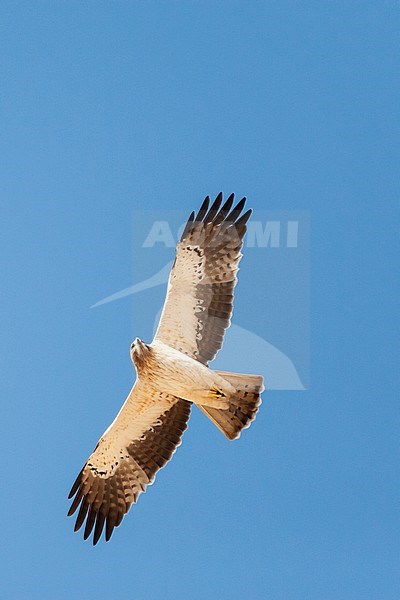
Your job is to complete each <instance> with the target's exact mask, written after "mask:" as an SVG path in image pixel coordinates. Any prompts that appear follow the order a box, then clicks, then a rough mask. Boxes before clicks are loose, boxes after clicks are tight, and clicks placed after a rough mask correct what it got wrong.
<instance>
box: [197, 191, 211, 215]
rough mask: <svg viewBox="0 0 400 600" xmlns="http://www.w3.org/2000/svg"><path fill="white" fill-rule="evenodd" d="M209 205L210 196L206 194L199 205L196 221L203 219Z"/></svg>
mask: <svg viewBox="0 0 400 600" xmlns="http://www.w3.org/2000/svg"><path fill="white" fill-rule="evenodd" d="M209 205H210V196H206V197H205V198H204V200H203V204H202V205H201V206H200V210H199V212H198V213H197V216H196V221H202V220H203V218H204V215H205V214H206V212H207V211H208V207H209Z"/></svg>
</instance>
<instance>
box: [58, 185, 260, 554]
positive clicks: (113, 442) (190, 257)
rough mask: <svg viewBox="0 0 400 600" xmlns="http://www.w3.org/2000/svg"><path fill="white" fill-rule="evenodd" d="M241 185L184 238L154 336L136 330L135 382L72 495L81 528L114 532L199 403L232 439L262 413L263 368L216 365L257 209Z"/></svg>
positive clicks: (193, 220) (206, 205) (192, 222)
mask: <svg viewBox="0 0 400 600" xmlns="http://www.w3.org/2000/svg"><path fill="white" fill-rule="evenodd" d="M245 203H246V198H242V199H241V200H240V201H239V202H238V203H237V204H236V205H235V206H234V194H231V195H230V196H229V197H228V198H227V200H226V201H225V202H223V196H222V193H220V194H218V196H217V197H216V199H215V201H214V202H213V203H211V202H210V198H209V196H207V197H206V198H205V200H204V202H203V203H202V205H201V207H200V209H199V211H198V212H197V214H196V213H195V212H192V213H191V215H190V217H189V219H188V221H187V224H186V226H185V228H184V230H183V233H182V237H181V239H180V241H179V243H178V244H177V248H176V256H175V262H174V264H173V266H172V269H171V272H170V276H169V281H168V289H167V295H166V300H165V304H164V307H163V311H162V314H161V318H160V322H159V324H158V329H157V331H156V334H155V337H154V339H153V341H152V342H151V343H150V344H146V343H144V342H143V341H142V340H140V339H138V338H136V339H135V341H134V342H133V343H132V344H131V347H130V356H131V359H132V362H133V364H134V367H135V370H136V381H135V383H134V385H133V387H132V389H131V391H130V393H129V395H128V397H127V399H126V401H125V403H124V405H123V406H122V408H121V410H120V412H119V413H118V415H117V416H116V418H115V420H114V421H113V423H112V424H111V425H110V427H109V428H108V429H107V430H106V431H105V433H103V435H102V436H101V437H100V440H99V441H98V443H97V446H96V447H95V449H94V451H93V452H92V454H91V455H90V456H89V458H88V459H87V462H86V463H85V465H84V466H83V468H82V470H81V471H80V473H79V475H78V477H77V479H76V481H75V483H74V484H73V486H72V489H71V492H70V494H69V499H72V498H73V501H72V504H71V507H70V509H69V511H68V516H71V515H73V514H74V513H75V512H76V511H77V510H78V509H79V510H78V516H77V518H76V523H75V531H78V530H79V529H80V528H81V527H82V525H83V524H84V523H85V528H84V534H83V537H84V539H85V540H86V539H87V538H88V537H89V536H90V535H91V533H92V531H93V529H94V533H93V544H94V545H95V544H97V542H98V541H99V539H100V537H101V534H102V531H103V529H104V526H105V540H106V541H108V540H109V539H110V537H111V535H112V532H113V530H114V528H115V527H118V526H119V525H120V524H121V521H122V519H123V517H124V516H125V515H126V514H127V512H128V511H129V509H130V507H131V505H132V504H135V503H136V502H137V499H138V497H139V495H140V494H141V493H142V492H144V491H145V490H146V486H147V485H149V484H151V483H152V482H153V481H154V478H155V475H156V473H157V471H158V470H159V469H161V468H162V467H163V466H164V465H165V464H166V463H167V462H168V461H169V460H170V458H171V457H172V454H173V453H174V452H175V450H176V448H177V447H178V446H179V445H180V443H181V437H182V434H183V432H184V431H185V429H186V428H187V422H188V419H189V415H190V410H191V407H192V404H195V405H196V406H197V407H198V408H199V409H200V410H201V411H202V412H203V413H204V414H205V415H207V417H208V418H209V419H210V420H211V421H212V422H213V423H214V424H215V425H216V426H217V427H218V428H219V429H220V430H221V431H222V433H223V434H224V435H225V436H226V437H227V438H228V439H229V440H234V439H236V438H238V437H239V436H240V433H241V431H242V430H243V429H244V428H246V427H248V426H249V425H250V423H251V422H252V421H253V419H254V418H255V415H256V413H257V410H258V408H259V405H260V403H261V393H262V391H263V390H264V386H263V378H262V377H261V376H259V375H242V374H238V373H229V372H222V371H214V370H212V369H210V368H209V366H208V364H209V362H211V361H212V360H213V359H214V358H215V356H216V354H217V352H218V351H219V350H220V349H221V347H222V345H223V339H224V334H225V330H226V329H227V328H228V327H229V325H230V320H231V316H232V310H233V292H234V287H235V285H236V282H237V272H238V266H239V262H240V259H241V257H242V253H241V250H242V246H243V238H244V235H245V233H246V229H247V222H248V220H249V218H250V215H251V212H252V211H251V209H250V210H247V211H246V212H244V213H243V209H244V207H245Z"/></svg>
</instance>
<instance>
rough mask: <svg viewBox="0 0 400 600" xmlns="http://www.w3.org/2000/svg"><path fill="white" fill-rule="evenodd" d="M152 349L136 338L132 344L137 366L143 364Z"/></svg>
mask: <svg viewBox="0 0 400 600" xmlns="http://www.w3.org/2000/svg"><path fill="white" fill-rule="evenodd" d="M149 351H150V347H149V346H148V345H147V344H145V343H144V342H142V340H139V338H136V339H135V340H134V341H133V342H132V344H131V359H132V362H133V364H134V365H136V366H137V367H138V366H140V365H143V361H144V360H145V357H146V355H147V354H148V352H149Z"/></svg>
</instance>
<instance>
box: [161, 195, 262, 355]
mask: <svg viewBox="0 0 400 600" xmlns="http://www.w3.org/2000/svg"><path fill="white" fill-rule="evenodd" d="M233 199H234V195H233V194H231V195H230V196H229V198H228V199H227V200H226V202H225V203H224V204H223V205H222V206H221V204H222V194H218V196H217V197H216V199H215V201H214V202H213V204H212V205H211V207H210V199H209V197H208V196H207V198H206V199H205V200H204V202H203V204H202V206H201V208H200V210H199V212H198V214H197V215H195V213H192V214H191V215H190V217H189V220H188V222H187V225H186V227H185V229H184V231H183V234H182V238H181V241H180V242H179V243H178V245H177V251H176V258H175V263H174V266H173V268H172V270H171V274H170V277H169V283H168V292H167V298H166V301H165V304H164V308H163V312H162V315H161V319H160V323H159V326H158V329H157V333H156V336H155V339H158V340H160V341H162V342H164V343H165V344H168V345H169V346H171V347H172V348H175V349H176V350H179V351H180V352H183V353H185V354H187V355H189V356H191V357H192V358H194V359H196V360H198V361H200V362H201V363H203V364H207V363H208V362H209V361H211V360H212V359H213V358H214V357H215V355H216V354H217V352H218V350H219V349H220V348H221V346H222V343H223V338H224V333H225V330H226V329H227V328H228V327H229V325H230V319H231V315H232V310H233V290H234V287H235V285H236V281H237V276H236V274H237V271H238V265H239V261H240V259H241V257H242V254H241V248H242V245H243V237H244V234H245V233H246V223H247V221H248V219H249V217H250V215H251V210H248V211H247V212H245V213H244V214H243V215H242V216H240V215H241V212H242V210H243V208H244V205H245V202H246V198H243V199H242V200H240V202H238V204H237V205H236V206H235V207H234V208H233V209H232V206H233Z"/></svg>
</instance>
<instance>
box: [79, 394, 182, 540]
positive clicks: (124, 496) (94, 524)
mask: <svg viewBox="0 0 400 600" xmlns="http://www.w3.org/2000/svg"><path fill="white" fill-rule="evenodd" d="M134 389H135V388H134ZM161 396H162V397H161V398H160V399H159V407H160V412H159V414H158V415H157V417H156V418H154V412H155V408H156V407H155V404H153V405H151V407H150V408H149V409H148V410H147V411H146V410H144V411H142V412H141V413H139V415H140V417H141V418H142V420H143V422H144V423H145V424H146V422H147V423H148V422H149V417H152V422H151V424H150V425H147V426H146V427H145V428H144V429H143V431H142V432H141V435H140V436H137V439H132V440H131V441H129V442H127V443H126V444H121V443H118V440H120V441H121V440H122V439H123V438H124V434H125V433H126V428H124V423H123V420H124V418H126V417H127V415H124V412H123V411H124V408H125V406H126V403H125V405H124V408H123V409H122V411H121V413H120V414H119V415H118V417H117V419H116V420H115V421H114V424H113V425H112V426H111V428H110V429H109V430H108V431H107V432H106V434H104V436H103V437H102V438H101V439H100V441H99V443H98V445H97V446H96V449H95V450H94V452H93V454H92V455H91V456H90V457H89V459H88V461H87V463H86V464H85V466H84V467H83V469H82V471H81V472H80V473H79V475H78V477H77V479H76V481H75V483H74V485H73V486H72V489H71V492H70V494H69V498H70V499H72V498H73V501H72V504H71V507H70V510H69V512H68V516H71V515H73V514H74V513H75V512H76V511H78V514H77V518H76V523H75V531H78V530H79V529H80V528H81V527H82V526H83V524H84V523H85V521H86V523H85V529H84V534H83V537H84V539H85V540H86V539H87V538H88V537H89V536H90V534H91V533H92V531H93V529H94V533H93V544H94V545H95V544H97V542H98V541H99V539H100V537H101V534H102V531H103V529H104V527H105V539H106V541H108V540H109V539H110V537H111V535H112V532H113V530H114V528H115V527H118V526H119V525H120V524H121V521H122V519H123V517H124V515H126V513H127V512H128V511H129V509H130V507H131V505H132V504H134V503H135V502H136V501H137V499H138V497H139V495H140V494H141V492H144V491H145V489H146V486H147V485H149V484H150V483H152V482H153V480H154V478H155V475H156V473H157V471H158V470H159V469H161V468H162V467H163V466H164V465H165V464H166V463H167V462H168V461H169V460H170V458H171V456H172V454H173V453H174V451H175V449H176V448H177V446H178V445H179V444H180V442H181V436H182V433H183V432H184V431H185V429H186V427H187V421H188V419H189V414H190V403H189V402H186V401H185V400H180V399H176V398H174V397H172V396H169V397H168V398H165V395H161ZM128 400H129V397H128ZM128 400H127V402H128ZM146 413H147V414H146ZM140 417H138V418H140ZM146 418H147V421H146ZM135 431H137V427H136V429H135Z"/></svg>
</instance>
